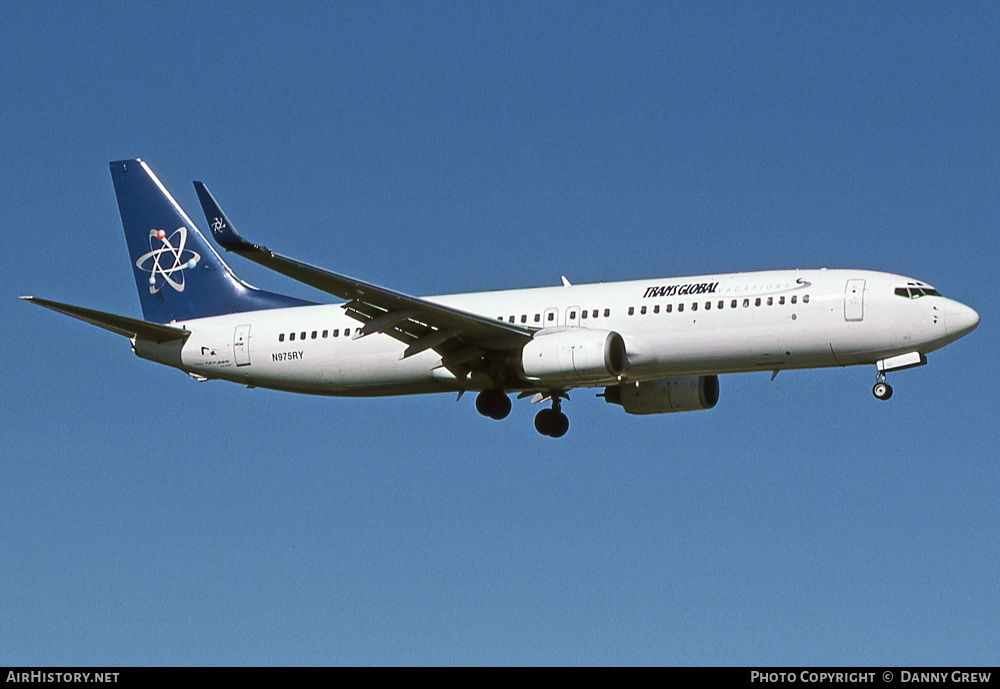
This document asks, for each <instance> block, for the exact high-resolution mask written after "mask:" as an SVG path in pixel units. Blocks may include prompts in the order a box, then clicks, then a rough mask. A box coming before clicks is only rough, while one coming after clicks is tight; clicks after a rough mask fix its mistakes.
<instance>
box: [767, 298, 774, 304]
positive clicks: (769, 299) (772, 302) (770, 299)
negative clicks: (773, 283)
mask: <svg viewBox="0 0 1000 689" xmlns="http://www.w3.org/2000/svg"><path fill="white" fill-rule="evenodd" d="M767 305H768V306H774V297H768V298H767Z"/></svg>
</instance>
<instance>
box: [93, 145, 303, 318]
mask: <svg viewBox="0 0 1000 689" xmlns="http://www.w3.org/2000/svg"><path fill="white" fill-rule="evenodd" d="M111 179H112V180H113V181H114V183H115V195H116V196H117V197H118V209H119V211H121V216H122V227H124V228H125V241H126V243H127V244H128V252H129V256H130V257H131V259H132V271H133V272H134V273H135V284H136V287H137V288H138V290H139V302H140V303H141V305H142V315H143V318H145V319H146V320H147V321H153V322H154V323H169V322H171V321H185V320H190V319H192V318H204V317H207V316H218V315H221V314H225V313H239V312H243V311H260V310H263V309H280V308H286V307H289V306H305V305H307V304H309V303H310V302H307V301H302V300H300V299H295V298H292V297H286V296H283V295H280V294H274V293H272V292H265V291H263V290H259V289H257V288H256V287H251V286H250V285H248V284H247V283H245V282H243V281H242V280H240V279H239V278H238V277H236V274H235V273H233V271H232V270H231V269H230V268H229V266H228V265H226V262H225V261H223V260H222V257H221V256H219V254H217V253H216V252H215V249H213V248H212V246H211V245H210V244H209V243H208V242H207V241H206V240H205V237H204V235H202V233H201V232H199V231H198V228H197V227H195V225H194V223H193V222H191V219H190V218H188V216H187V214H186V213H185V212H184V211H183V210H182V209H181V207H180V206H179V205H177V202H176V201H174V199H173V197H172V196H171V195H170V193H169V192H167V190H166V188H165V187H164V186H163V185H162V184H160V180H158V179H157V178H156V175H154V174H153V172H152V170H150V169H149V166H148V165H146V163H144V162H143V161H141V160H139V159H135V160H119V161H116V162H113V163H111Z"/></svg>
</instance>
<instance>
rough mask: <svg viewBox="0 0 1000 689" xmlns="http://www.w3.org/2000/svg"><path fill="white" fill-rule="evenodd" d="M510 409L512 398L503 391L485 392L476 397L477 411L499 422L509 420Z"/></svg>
mask: <svg viewBox="0 0 1000 689" xmlns="http://www.w3.org/2000/svg"><path fill="white" fill-rule="evenodd" d="M510 407H511V404H510V398H509V397H507V395H505V394H503V391H501V390H483V391H482V392H481V393H479V396H478V397H476V411H478V412H479V413H480V414H482V415H483V416H488V417H490V418H491V419H496V420H497V421H499V420H500V419H506V418H507V415H508V414H510Z"/></svg>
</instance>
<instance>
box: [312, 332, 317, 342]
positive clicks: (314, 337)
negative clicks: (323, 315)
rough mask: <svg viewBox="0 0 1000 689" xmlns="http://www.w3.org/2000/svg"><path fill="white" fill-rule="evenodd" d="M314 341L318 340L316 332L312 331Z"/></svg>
mask: <svg viewBox="0 0 1000 689" xmlns="http://www.w3.org/2000/svg"><path fill="white" fill-rule="evenodd" d="M312 339H314V340H315V339H316V331H315V330H313V331H312Z"/></svg>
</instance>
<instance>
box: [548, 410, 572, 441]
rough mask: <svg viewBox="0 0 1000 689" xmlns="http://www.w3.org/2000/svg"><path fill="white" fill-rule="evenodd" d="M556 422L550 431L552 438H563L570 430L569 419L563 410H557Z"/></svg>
mask: <svg viewBox="0 0 1000 689" xmlns="http://www.w3.org/2000/svg"><path fill="white" fill-rule="evenodd" d="M555 415H556V416H555V424H554V426H553V428H552V432H551V433H549V437H551V438H561V437H563V436H564V435H566V431H568V430H569V419H568V418H566V415H565V414H563V413H562V412H561V411H557V412H555Z"/></svg>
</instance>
